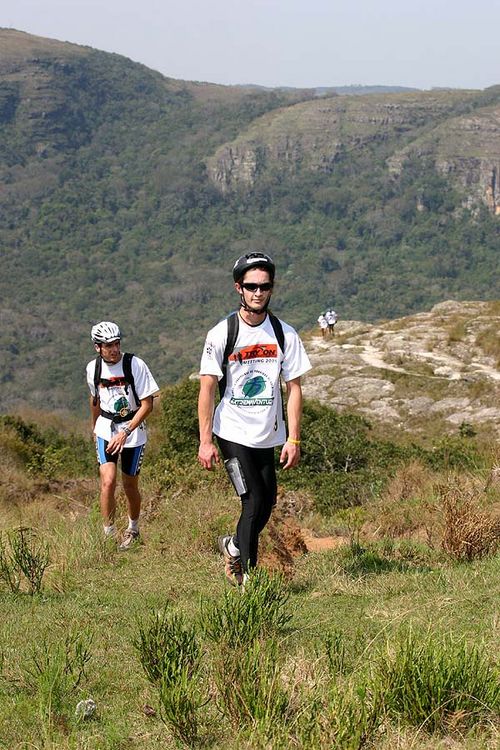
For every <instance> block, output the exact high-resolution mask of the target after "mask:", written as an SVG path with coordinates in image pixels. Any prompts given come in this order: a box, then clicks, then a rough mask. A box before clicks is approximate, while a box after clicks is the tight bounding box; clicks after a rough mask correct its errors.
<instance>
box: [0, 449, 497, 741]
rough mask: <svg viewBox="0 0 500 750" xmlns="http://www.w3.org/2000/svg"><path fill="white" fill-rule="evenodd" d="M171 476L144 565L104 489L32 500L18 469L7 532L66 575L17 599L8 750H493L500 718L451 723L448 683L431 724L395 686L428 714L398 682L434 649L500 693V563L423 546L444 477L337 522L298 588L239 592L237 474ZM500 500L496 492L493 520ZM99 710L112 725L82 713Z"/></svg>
mask: <svg viewBox="0 0 500 750" xmlns="http://www.w3.org/2000/svg"><path fill="white" fill-rule="evenodd" d="M158 466H159V463H158V464H157V467H156V469H157V470H155V468H154V467H153V466H150V468H149V469H148V466H147V465H146V467H145V471H144V477H143V488H144V508H145V513H144V519H143V526H142V531H143V537H144V542H145V543H144V545H142V546H140V547H139V548H137V549H136V550H135V551H132V552H130V553H119V552H118V551H116V549H115V548H113V547H111V546H109V545H107V544H106V543H105V542H104V541H103V539H102V535H101V527H100V519H99V514H98V511H97V507H96V495H97V483H96V481H95V480H86V481H87V482H88V483H89V484H87V494H86V495H82V494H79V493H81V487H79V488H78V490H77V491H76V490H75V486H74V485H69V486H68V487H67V488H66V489H64V487H63V486H62V485H58V487H59V490H58V493H57V494H59V493H60V496H59V497H53V496H51V494H50V488H49V491H48V492H47V493H46V494H45V495H44V496H43V497H39V498H37V499H35V500H33V499H32V498H34V497H36V492H35V490H34V484H35V482H36V480H35V479H34V478H31V479H30V480H25V479H24V478H23V475H22V474H20V473H19V470H18V469H17V468H15V467H12V466H11V467H8V469H9V471H10V476H11V479H12V481H13V482H14V481H15V479H16V476H17V477H18V479H19V481H20V483H21V486H22V487H23V488H25V490H26V494H23V498H25V499H22V500H21V501H19V502H17V503H15V502H13V501H12V495H9V498H11V499H10V500H9V504H8V505H7V504H5V501H4V504H3V506H2V515H1V518H2V522H1V523H2V527H3V528H2V531H3V533H6V532H7V531H11V530H12V529H13V528H14V527H18V526H23V527H26V528H33V529H35V530H36V531H37V535H38V536H37V538H38V539H41V540H43V542H44V543H45V544H46V545H47V546H48V549H49V558H50V564H49V567H48V568H47V569H46V571H45V574H44V577H43V582H42V586H41V589H40V591H39V592H38V593H32V594H29V593H28V592H27V591H20V592H18V593H12V591H11V590H10V589H9V587H8V586H6V585H3V584H0V606H1V608H2V618H1V620H0V748H8V750H27V748H28V747H29V748H40V749H42V748H43V749H44V750H45V749H46V748H50V750H55V749H56V748H57V750H59V749H60V750H121V749H122V748H123V749H125V748H127V750H134V749H135V748H137V750H139V748H140V749H141V750H152V749H153V748H155V749H156V748H158V747H162V748H166V749H167V750H168V749H169V748H176V747H193V748H194V747H204V748H213V749H214V750H218V748H224V747H227V745H228V743H231V744H237V745H238V746H239V747H241V748H248V749H249V750H250V748H252V750H253V749H254V748H266V749H267V748H272V749H273V750H278V749H280V748H283V749H284V748H289V747H297V748H301V747H304V748H305V747H307V748H313V750H314V749H315V748H318V750H319V748H323V747H335V748H338V749H339V750H356V748H361V747H369V748H373V749H374V750H388V749H389V748H391V750H393V748H401V750H410V748H412V750H427V748H429V750H430V748H439V747H443V748H444V747H451V748H456V750H458V749H460V750H480V749H481V750H482V749H483V748H484V750H490V749H491V750H493V748H494V747H495V743H497V742H498V740H499V739H500V734H499V728H498V724H497V723H496V722H497V719H496V717H495V708H494V706H493V707H491V706H490V707H489V708H488V710H485V711H484V712H482V713H481V715H479V714H478V713H477V714H474V711H471V710H470V708H463V707H461V706H458V707H457V708H456V709H454V710H453V712H451V714H450V716H442V715H439V716H440V720H439V722H437V718H438V711H437V710H436V705H437V706H439V705H440V704H439V700H438V701H437V704H436V702H435V700H434V698H433V697H432V695H433V694H432V690H431V688H429V689H428V691H427V694H428V695H430V696H431V697H430V698H429V702H428V706H427V708H426V709H425V710H426V711H427V713H426V714H425V716H424V718H422V717H420V716H417V717H416V718H414V719H411V721H410V719H409V718H408V712H407V711H406V709H405V711H402V710H401V709H400V708H398V705H397V698H398V695H399V693H398V691H397V690H395V687H394V686H395V685H397V684H398V682H397V680H400V682H401V683H404V684H405V685H406V686H407V687H408V691H409V695H410V698H411V700H412V701H413V702H414V703H415V702H417V701H416V698H415V696H414V693H412V692H411V686H412V685H413V688H414V687H415V684H416V683H415V677H414V676H412V675H411V674H410V673H409V672H408V669H407V671H406V672H405V673H404V674H405V675H406V676H404V677H401V670H400V672H398V668H400V667H401V665H402V664H406V665H407V666H408V664H411V663H412V659H409V657H408V653H409V652H410V651H411V648H413V652H412V653H413V654H414V655H415V654H416V653H417V652H418V647H419V644H420V643H421V642H422V643H424V645H425V649H424V651H423V656H422V659H423V662H425V659H427V661H429V660H430V661H431V662H432V664H434V663H436V662H437V660H438V659H439V658H442V660H443V668H442V672H443V674H446V669H449V670H451V672H453V670H454V669H455V668H456V667H457V663H458V664H459V665H460V664H462V673H461V674H462V675H465V676H471V675H472V674H473V672H474V671H477V665H478V664H484V665H485V666H484V667H483V669H484V670H487V671H488V670H489V671H488V675H493V682H491V681H490V682H489V683H488V684H489V685H490V688H491V690H492V691H493V692H494V689H495V687H494V675H495V669H496V668H497V665H495V663H494V659H493V658H492V657H490V656H489V655H490V654H491V655H493V654H495V646H496V645H497V643H498V627H499V611H498V599H499V597H498V593H499V592H498V581H499V580H500V557H499V556H498V555H497V556H495V555H492V554H488V555H486V556H485V557H484V558H483V559H474V560H472V561H471V562H464V561H461V560H454V559H451V558H450V557H448V556H447V555H446V554H445V553H444V551H442V550H441V549H440V547H439V546H438V545H435V546H434V548H430V547H429V546H428V544H427V543H426V540H425V537H422V536H421V534H420V531H421V528H422V526H425V524H427V523H435V522H436V518H437V517H438V516H437V515H435V514H436V513H438V509H437V506H433V505H432V503H431V502H430V501H431V500H433V501H434V502H435V503H437V502H438V500H439V493H438V492H437V490H436V489H435V488H436V486H437V484H438V483H439V480H440V481H441V483H443V482H444V481H445V477H443V476H438V475H436V474H435V473H434V472H432V471H430V470H428V469H425V468H424V467H422V466H421V465H420V464H417V463H415V464H412V465H410V466H408V467H405V469H404V471H403V470H401V471H400V472H399V473H398V474H396V476H395V477H394V479H393V480H392V482H391V483H390V484H389V486H388V488H387V491H386V495H385V497H384V498H382V499H381V501H380V504H379V505H370V506H367V507H366V508H364V509H363V512H362V514H361V515H360V518H359V519H357V518H354V519H352V518H347V517H342V518H340V517H339V518H338V519H335V518H334V519H329V520H328V525H329V530H330V531H332V530H334V528H335V527H334V526H332V524H335V523H336V524H340V525H342V524H343V525H344V526H345V529H347V532H348V534H349V536H350V539H351V543H350V544H347V545H345V546H344V547H341V548H339V549H334V550H330V551H327V552H322V553H318V554H309V555H304V556H302V557H299V558H297V559H296V561H295V569H294V574H293V577H292V578H291V580H290V581H289V582H285V581H284V580H283V579H280V578H279V577H275V576H268V575H266V573H265V572H260V573H259V575H257V576H255V578H254V581H253V582H251V584H250V585H249V586H248V590H247V591H246V592H245V593H244V594H243V595H241V592H240V591H239V590H236V589H232V588H228V587H227V586H226V583H225V580H224V576H223V569H222V564H221V560H220V557H219V555H218V553H217V549H216V543H215V540H216V538H217V535H218V534H219V533H222V532H224V531H226V530H228V529H230V528H232V526H233V524H234V521H235V519H236V517H237V513H238V507H237V502H236V501H235V499H234V497H233V496H232V492H231V490H230V489H229V487H228V486H227V482H226V479H225V477H224V475H223V473H222V471H219V472H217V473H216V474H215V475H212V474H209V473H203V472H202V471H201V470H199V469H197V468H193V469H191V470H190V471H189V472H187V471H186V475H185V476H183V478H182V485H176V484H175V482H173V481H166V480H165V478H163V479H162V477H161V472H162V471H163V468H164V467H161V471H160V470H159V469H158ZM481 481H482V479H481ZM462 483H463V486H464V487H469V488H471V489H470V491H472V490H475V491H476V492H478V491H479V490H478V489H477V488H478V487H479V486H480V485H481V482H480V481H479V478H477V480H476V484H475V483H474V482H472V483H471V482H469V484H467V482H466V480H465V477H464V476H462ZM52 486H54V485H52ZM446 486H447V487H448V492H451V491H452V490H453V486H454V485H453V482H452V481H451V480H450V481H449V482H448V484H447V485H446ZM483 486H484V482H483ZM165 487H167V489H165ZM433 493H434V494H433ZM445 494H446V493H445ZM467 497H469V495H467ZM475 497H479V495H477V494H476V495H475ZM30 498H31V499H30ZM61 498H63V499H61ZM76 498H77V499H76ZM64 500H65V502H64ZM282 502H283V504H286V493H284V496H283V497H282ZM496 503H497V495H496V494H495V490H494V488H492V489H490V490H488V493H485V494H484V497H482V500H481V503H480V504H479V505H480V507H479V506H478V508H477V511H478V512H481V513H483V512H484V513H486V512H487V511H491V510H492V509H494V508H495V507H496ZM120 507H121V508H123V505H121V506H120ZM441 510H442V509H441ZM122 512H123V510H122ZM440 512H441V511H440ZM426 513H427V514H428V515H427V516H426ZM433 514H434V515H433ZM382 518H383V519H384V524H385V526H384V533H383V534H381V535H379V536H378V535H377V534H376V533H375V531H376V528H375V526H374V524H375V522H376V521H377V519H379V520H381V519H382ZM440 518H441V519H442V520H443V522H444V518H445V516H444V515H443V513H442V512H441V516H440ZM120 522H121V523H122V524H124V522H125V518H124V517H123V516H122V517H121V518H120ZM318 523H321V519H318ZM345 529H344V531H345ZM266 538H267V541H266V544H267V545H271V539H270V537H269V536H267V537H266ZM410 634H420V635H421V638H422V641H416V640H415V638H414V640H413V641H412V640H411V637H410ZM447 639H449V640H447ZM443 644H444V645H443ZM456 644H459V647H457V649H458V650H457V649H455V645H456ZM461 648H462V651H460V649H461ZM405 649H406V650H405ZM418 653H420V652H418ZM471 653H472V654H475V657H474V658H475V659H476V661H475V662H474V664H475V665H476V667H475V668H474V669H472V667H470V666H467V665H468V664H469V665H470V664H471V663H472V662H468V661H467V658H469V654H471ZM484 654H486V655H487V656H488V658H487V662H486V661H481V659H482V658H483V656H482V655H484ZM446 659H448V661H446ZM460 659H462V661H460ZM425 663H427V662H425ZM464 664H465V666H464ZM381 665H385V667H384V668H383V667H382V666H381ZM424 668H425V669H427V674H429V672H430V670H429V668H428V667H422V669H424ZM384 669H385V671H384ZM485 673H486V672H485ZM228 675H230V679H229V680H228ZM398 675H399V676H398ZM483 682H484V680H483ZM228 685H229V686H230V687H232V686H234V687H235V689H234V690H231V689H228ZM380 685H384V686H385V687H384V690H383V691H382V690H381V688H380ZM431 687H432V686H431ZM472 690H473V692H474V693H477V695H476V698H477V700H476V704H475V705H479V703H478V701H479V700H480V701H482V702H483V703H484V704H486V703H487V701H486V698H485V695H484V694H481V696H480V695H479V692H478V688H477V687H474V688H473V689H472V687H471V688H470V689H469V692H471V691H472ZM382 692H383V693H384V694H386V696H387V697H384V696H382V695H381V693H382ZM493 692H492V694H493ZM390 696H392V698H391V701H392V702H390V701H389V697H390ZM412 696H413V697H412ZM417 697H418V690H417ZM90 698H92V699H93V700H94V701H95V703H96V711H95V713H94V714H93V715H92V716H91V717H89V718H88V719H82V718H78V717H77V716H76V715H75V711H76V706H77V705H78V703H79V702H80V701H82V700H87V699H90ZM410 698H408V701H407V702H411V701H410ZM433 701H434V702H433ZM450 705H451V704H450ZM429 706H430V707H429ZM428 717H430V718H428ZM412 722H413V723H412ZM446 742H447V743H448V744H446Z"/></svg>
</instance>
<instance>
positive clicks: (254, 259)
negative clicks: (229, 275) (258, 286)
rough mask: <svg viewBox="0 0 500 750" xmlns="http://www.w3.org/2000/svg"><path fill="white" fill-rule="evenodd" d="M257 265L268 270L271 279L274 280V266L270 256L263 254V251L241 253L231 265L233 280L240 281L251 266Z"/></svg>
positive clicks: (255, 266) (256, 266)
mask: <svg viewBox="0 0 500 750" xmlns="http://www.w3.org/2000/svg"><path fill="white" fill-rule="evenodd" d="M259 267H260V268H265V269H266V270H267V271H269V276H270V277H271V281H274V274H275V271H276V266H275V265H274V263H273V260H272V258H270V257H269V255H265V253H248V254H247V255H242V256H241V257H240V258H238V260H237V261H236V263H235V264H234V266H233V279H234V280H235V281H240V280H241V279H242V278H243V276H244V275H245V274H246V272H247V271H249V270H250V269H251V268H259Z"/></svg>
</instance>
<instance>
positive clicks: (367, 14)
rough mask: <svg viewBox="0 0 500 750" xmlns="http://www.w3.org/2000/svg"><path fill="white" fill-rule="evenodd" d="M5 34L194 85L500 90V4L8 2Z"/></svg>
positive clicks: (0, 5) (1, 5) (444, 0)
mask: <svg viewBox="0 0 500 750" xmlns="http://www.w3.org/2000/svg"><path fill="white" fill-rule="evenodd" d="M0 26H1V27H4V28H14V29H19V30H21V31H27V32H29V33H32V34H38V35H39V36H47V37H51V38H54V39H60V40H62V41H68V42H74V43H76V44H85V45H89V46H91V47H95V48H97V49H101V50H105V51H107V52H117V53H119V54H122V55H126V56H127V57H130V58H131V59H132V60H135V61H137V62H141V63H144V64H145V65H147V66H148V67H150V68H154V69H155V70H159V71H160V72H161V73H163V74H164V75H167V76H171V77H173V78H181V79H184V80H196V81H211V82H214V83H225V84H237V83H256V84H260V85H264V86H297V87H309V86H311V87H312V86H335V85H337V86H339V85H349V84H364V85H369V84H371V85H374V84H381V85H382V84H385V85H389V84H390V85H401V86H414V87H417V88H431V87H432V86H451V87H456V88H485V87H487V86H492V85H494V84H500V54H499V48H500V42H499V28H500V3H499V2H497V0H0ZM0 55H1V50H0Z"/></svg>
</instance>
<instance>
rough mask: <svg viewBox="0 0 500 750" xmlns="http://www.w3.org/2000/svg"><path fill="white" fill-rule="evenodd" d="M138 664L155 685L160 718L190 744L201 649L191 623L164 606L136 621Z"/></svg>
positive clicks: (198, 702) (198, 690) (198, 703)
mask: <svg viewBox="0 0 500 750" xmlns="http://www.w3.org/2000/svg"><path fill="white" fill-rule="evenodd" d="M133 645H134V647H135V648H136V650H137V651H138V653H139V659H140V661H141V664H142V667H143V669H144V671H145V673H146V675H147V677H148V679H149V680H150V682H152V683H153V684H154V685H155V686H156V687H157V689H158V696H159V700H160V713H161V718H162V720H163V721H164V722H165V724H167V726H168V727H169V728H170V729H171V730H172V732H173V733H174V735H175V736H176V737H178V738H179V739H180V740H182V741H183V742H185V743H186V744H187V745H190V746H192V744H193V743H194V742H195V741H196V739H197V737H198V711H199V709H200V708H201V706H202V705H203V704H204V702H205V699H204V697H203V694H202V690H201V688H200V679H201V677H200V663H201V650H200V647H199V645H198V642H197V639H196V632H195V629H194V627H193V626H186V625H185V624H184V620H183V618H182V616H181V615H179V614H176V613H175V612H169V611H168V609H167V608H165V609H164V610H163V611H162V612H157V613H155V614H154V615H153V617H152V618H151V620H150V621H149V623H143V622H140V623H139V627H138V635H137V636H136V638H135V639H134V642H133Z"/></svg>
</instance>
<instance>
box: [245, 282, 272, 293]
mask: <svg viewBox="0 0 500 750" xmlns="http://www.w3.org/2000/svg"><path fill="white" fill-rule="evenodd" d="M241 286H242V287H243V289H246V290H247V292H256V291H257V289H260V291H261V292H270V291H271V289H272V288H273V285H272V284H271V282H270V281H266V282H265V283H264V284H254V283H253V282H250V281H244V282H243V283H242V285H241Z"/></svg>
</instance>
